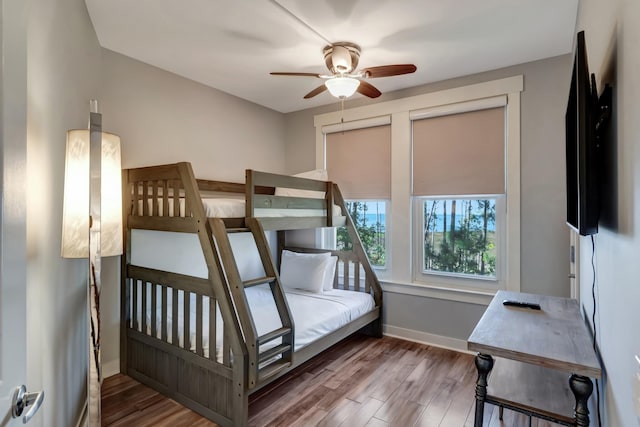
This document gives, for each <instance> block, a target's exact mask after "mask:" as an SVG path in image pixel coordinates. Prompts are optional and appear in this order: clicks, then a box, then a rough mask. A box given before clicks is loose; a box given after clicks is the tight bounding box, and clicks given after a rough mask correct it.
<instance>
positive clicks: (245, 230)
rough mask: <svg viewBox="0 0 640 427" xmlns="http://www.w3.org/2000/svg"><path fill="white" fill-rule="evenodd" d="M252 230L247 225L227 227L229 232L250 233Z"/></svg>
mask: <svg viewBox="0 0 640 427" xmlns="http://www.w3.org/2000/svg"><path fill="white" fill-rule="evenodd" d="M250 231H251V230H250V229H249V228H247V227H230V228H227V233H249V232H250Z"/></svg>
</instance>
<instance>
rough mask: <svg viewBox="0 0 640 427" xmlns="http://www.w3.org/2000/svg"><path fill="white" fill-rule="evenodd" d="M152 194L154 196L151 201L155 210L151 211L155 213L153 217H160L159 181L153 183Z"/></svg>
mask: <svg viewBox="0 0 640 427" xmlns="http://www.w3.org/2000/svg"><path fill="white" fill-rule="evenodd" d="M151 194H152V197H153V198H152V199H151V203H152V206H153V209H152V210H151V212H153V216H158V215H159V214H158V207H159V206H158V204H159V203H158V196H159V194H158V181H151Z"/></svg>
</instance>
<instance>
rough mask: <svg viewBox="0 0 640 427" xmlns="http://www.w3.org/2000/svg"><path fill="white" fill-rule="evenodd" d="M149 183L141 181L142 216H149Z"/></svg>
mask: <svg viewBox="0 0 640 427" xmlns="http://www.w3.org/2000/svg"><path fill="white" fill-rule="evenodd" d="M148 200H149V183H148V182H147V181H142V215H143V216H149V202H148Z"/></svg>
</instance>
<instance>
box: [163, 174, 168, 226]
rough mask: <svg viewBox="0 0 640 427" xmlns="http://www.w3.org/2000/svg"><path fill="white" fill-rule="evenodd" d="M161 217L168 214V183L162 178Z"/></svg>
mask: <svg viewBox="0 0 640 427" xmlns="http://www.w3.org/2000/svg"><path fill="white" fill-rule="evenodd" d="M161 215H162V216H163V217H168V216H169V185H168V183H167V180H166V179H163V180H162V214H161Z"/></svg>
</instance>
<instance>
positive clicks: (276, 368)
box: [258, 361, 291, 383]
mask: <svg viewBox="0 0 640 427" xmlns="http://www.w3.org/2000/svg"><path fill="white" fill-rule="evenodd" d="M289 366H291V362H283V361H277V362H274V363H271V364H270V365H267V366H265V367H264V368H262V369H260V370H259V371H258V381H260V382H261V383H265V382H267V381H269V380H270V379H271V378H272V377H275V376H276V375H278V374H279V373H280V372H282V371H284V370H285V369H287V368H288V367H289Z"/></svg>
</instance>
